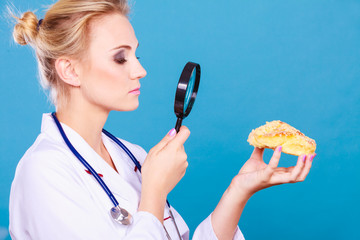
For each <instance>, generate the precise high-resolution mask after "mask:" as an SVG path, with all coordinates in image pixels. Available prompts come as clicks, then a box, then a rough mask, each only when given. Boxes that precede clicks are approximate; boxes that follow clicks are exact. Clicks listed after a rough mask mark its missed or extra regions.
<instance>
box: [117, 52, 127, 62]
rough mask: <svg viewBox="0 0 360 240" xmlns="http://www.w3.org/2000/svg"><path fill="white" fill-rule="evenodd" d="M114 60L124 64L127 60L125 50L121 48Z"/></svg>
mask: <svg viewBox="0 0 360 240" xmlns="http://www.w3.org/2000/svg"><path fill="white" fill-rule="evenodd" d="M114 61H115V62H116V63H119V64H124V63H126V62H127V60H126V59H125V51H124V50H120V51H119V52H117V53H116V54H115V56H114Z"/></svg>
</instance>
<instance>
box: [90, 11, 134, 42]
mask: <svg viewBox="0 0 360 240" xmlns="http://www.w3.org/2000/svg"><path fill="white" fill-rule="evenodd" d="M89 30H90V31H89V37H90V42H89V43H90V46H89V47H90V48H94V47H95V48H101V49H104V48H106V49H111V48H114V47H116V46H119V45H123V44H127V45H130V46H132V45H134V48H136V45H137V39H136V36H135V32H134V29H133V27H132V26H131V23H130V22H129V20H128V19H127V17H126V16H123V15H121V14H118V13H113V14H107V15H104V16H101V17H100V18H96V19H94V20H93V21H91V22H90V24H89Z"/></svg>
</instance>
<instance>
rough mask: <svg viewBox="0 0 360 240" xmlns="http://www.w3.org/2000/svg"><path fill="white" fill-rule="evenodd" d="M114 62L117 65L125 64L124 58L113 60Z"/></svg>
mask: <svg viewBox="0 0 360 240" xmlns="http://www.w3.org/2000/svg"><path fill="white" fill-rule="evenodd" d="M114 61H115V62H116V63H118V64H124V63H126V62H127V60H126V59H125V58H119V59H117V58H115V59H114Z"/></svg>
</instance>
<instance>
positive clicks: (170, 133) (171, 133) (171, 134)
mask: <svg viewBox="0 0 360 240" xmlns="http://www.w3.org/2000/svg"><path fill="white" fill-rule="evenodd" d="M175 134H176V130H175V128H173V129H171V130H170V132H169V136H170V137H173V136H175Z"/></svg>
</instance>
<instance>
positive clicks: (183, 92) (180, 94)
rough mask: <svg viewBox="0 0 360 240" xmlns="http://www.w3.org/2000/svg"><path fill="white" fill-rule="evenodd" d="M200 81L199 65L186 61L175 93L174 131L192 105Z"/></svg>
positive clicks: (178, 127) (177, 130)
mask: <svg viewBox="0 0 360 240" xmlns="http://www.w3.org/2000/svg"><path fill="white" fill-rule="evenodd" d="M199 83H200V65H199V64H197V63H193V62H188V63H187V64H186V65H185V67H184V69H183V71H182V73H181V76H180V79H179V83H178V86H177V89H176V94H175V104H174V111H175V115H176V117H177V122H176V125H175V129H176V132H179V129H180V127H181V123H182V120H183V119H184V118H186V117H187V116H188V115H189V113H190V111H191V109H192V106H193V105H194V102H195V99H196V95H197V91H198V89H199Z"/></svg>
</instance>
